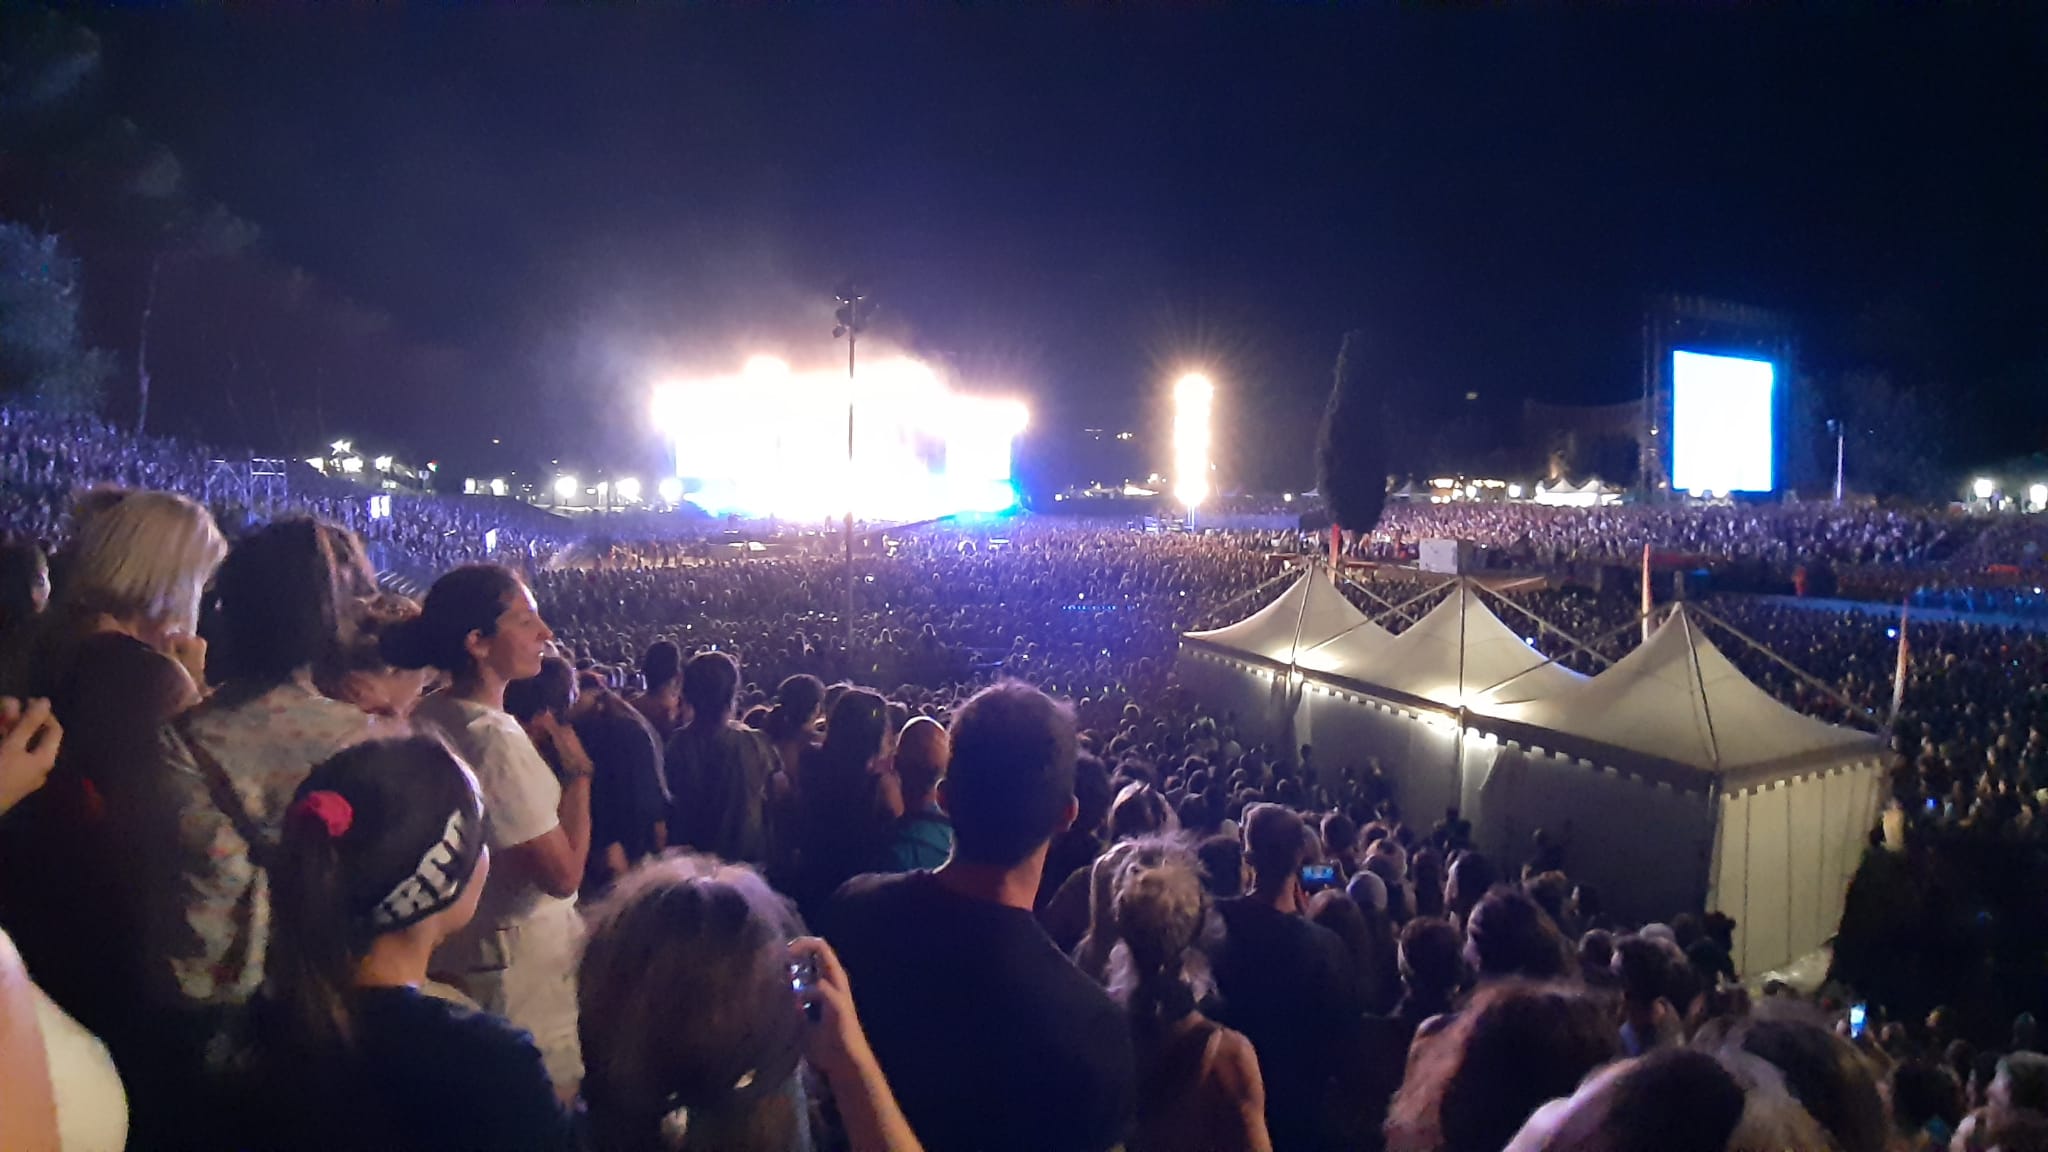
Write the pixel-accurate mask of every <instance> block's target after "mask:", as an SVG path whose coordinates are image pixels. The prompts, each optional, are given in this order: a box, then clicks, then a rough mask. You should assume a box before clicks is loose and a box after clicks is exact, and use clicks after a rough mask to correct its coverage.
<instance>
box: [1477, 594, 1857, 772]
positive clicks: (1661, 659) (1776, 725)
mask: <svg viewBox="0 0 2048 1152" xmlns="http://www.w3.org/2000/svg"><path fill="white" fill-rule="evenodd" d="M1489 711H1491V712H1492V713H1493V714H1495V715H1498V716H1500V717H1501V718H1503V719H1506V720H1512V721H1515V722H1518V723H1522V724H1528V725H1533V726H1535V727H1538V728H1546V729H1549V730H1551V731H1554V732H1560V733H1564V734H1566V735H1570V736H1577V737H1580V738H1582V739H1586V740H1592V741H1597V742H1599V743H1601V744H1607V745H1611V746H1613V747H1616V748H1623V749H1627V750H1628V751H1631V752H1638V753H1642V754H1644V755H1648V756H1655V757H1658V758H1659V759H1663V760H1668V761H1672V762H1674V763H1678V764H1684V765H1687V766H1689V767H1692V768H1697V769H1700V770H1702V771H1706V772H1716V773H1727V772H1742V771H1748V770H1755V769H1763V768H1768V767H1771V766H1774V765H1780V766H1787V765H1792V764H1797V763H1802V762H1818V761H1825V760H1828V759H1843V760H1846V759H1851V758H1854V757H1856V756H1858V755H1865V754H1874V753H1876V752H1877V751H1878V750H1879V748H1880V745H1881V742H1880V741H1879V740H1878V739H1877V737H1875V736H1872V735H1870V734H1869V733H1866V732H1859V731H1857V730H1855V729H1853V728H1844V727H1841V726H1839V725H1834V724H1829V723H1826V722H1825V721H1821V720H1816V719H1813V718H1812V717H1810V716H1804V715H1801V714H1800V713H1798V712H1795V711H1793V710H1792V709H1790V708H1787V707H1785V706H1784V705H1783V704H1780V703H1778V702H1777V701H1776V700H1774V699H1772V698H1771V696H1770V695H1769V693H1766V692H1765V691H1764V690H1763V689H1761V688H1759V687H1757V686H1756V685H1755V684H1753V683H1751V682H1750V681H1749V678H1748V677H1746V676H1744V675H1743V674H1742V672H1741V671H1740V670H1739V669H1737V668H1736V667H1735V665H1734V664H1733V663H1731V662H1730V661H1729V660H1728V657H1726V656H1725V655H1723V654H1722V653H1721V650H1720V649H1719V648H1716V647H1715V646H1714V642H1713V641H1712V640H1710V639H1708V638H1707V636H1706V634H1705V633H1703V632H1701V631H1700V629H1699V626H1698V625H1697V624H1695V623H1694V622H1693V619H1692V617H1691V616H1690V615H1689V614H1688V613H1687V612H1686V610H1685V606H1684V605H1683V604H1680V605H1679V606H1678V607H1677V609H1676V610H1675V611H1673V612H1672V614H1671V617H1670V619H1668V620H1666V621H1665V622H1664V624H1663V626H1662V627H1660V628H1658V629H1657V631H1656V632H1655V633H1653V634H1652V635H1651V636H1650V638H1649V640H1647V641H1645V642H1644V643H1643V644H1642V645H1641V646H1640V647H1638V648H1637V649H1636V650H1635V651H1633V652H1631V653H1629V654H1628V655H1627V656H1625V657H1623V658H1622V659H1621V660H1620V661H1619V662H1617V663H1616V664H1615V665H1614V666H1613V667H1611V668H1609V669H1607V670H1606V671H1604V672H1602V673H1601V674H1600V675H1598V676H1595V677H1593V678H1591V679H1582V680H1581V681H1580V682H1579V683H1577V684H1575V685H1573V686H1571V687H1570V688H1568V689H1567V690H1565V691H1561V692H1557V693H1554V694H1548V695H1544V696H1541V697H1535V696H1532V697H1531V698H1529V699H1526V700H1524V701H1522V702H1519V703H1511V704H1503V705H1500V706H1498V707H1495V708H1492V709H1489Z"/></svg>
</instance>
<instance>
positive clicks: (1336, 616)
mask: <svg viewBox="0 0 2048 1152" xmlns="http://www.w3.org/2000/svg"><path fill="white" fill-rule="evenodd" d="M1374 632H1376V633H1378V634H1379V635H1380V636H1386V635H1387V632H1386V630H1385V629H1384V628H1381V627H1379V626H1378V625H1377V624H1374V623H1373V622H1372V621H1371V620H1368V619H1367V618H1366V615H1365V613H1363V612H1360V611H1359V610H1358V609H1357V608H1356V607H1355V606H1353V605H1352V603H1351V601H1349V600H1347V599H1345V598H1344V594H1343V593H1342V592H1339V591H1337V589H1336V588H1335V587H1334V586H1332V585H1331V583H1330V577H1329V574H1328V573H1326V572H1323V571H1321V570H1319V569H1311V570H1310V571H1308V572H1305V573H1303V574H1302V577H1301V578H1300V579H1299V580H1296V581H1295V582H1294V584H1293V586H1292V587H1290V588H1288V589H1287V591H1285V592H1283V593H1281V594H1280V598H1279V599H1277V600H1275V601H1273V602H1272V603H1271V604H1268V605H1266V606H1265V607H1264V608H1261V609H1259V610H1258V611H1257V612H1254V613H1252V614H1251V615H1250V616H1247V617H1245V618H1244V619H1242V620H1240V621H1238V622H1237V623H1235V624H1226V625H1224V626H1223V627H1221V628H1212V629H1210V630H1209V631H1206V632H1190V633H1188V634H1187V638H1188V639H1190V640H1200V641H1202V642H1204V643H1207V644H1213V645H1215V646H1216V647H1218V648H1224V649H1228V650H1230V651H1232V652H1240V653H1245V654H1248V655H1252V656H1257V657H1259V658H1261V659H1264V660H1272V661H1277V662H1279V663H1281V664H1289V663H1292V662H1294V660H1295V658H1296V656H1297V655H1298V654H1299V653H1303V652H1307V651H1308V650H1309V649H1311V648H1314V647H1316V646H1317V645H1320V644H1324V643H1327V642H1329V641H1331V640H1333V639H1336V638H1337V637H1339V636H1345V635H1351V636H1357V637H1359V638H1360V639H1361V640H1363V639H1365V638H1368V637H1369V636H1370V634H1371V633H1374Z"/></svg>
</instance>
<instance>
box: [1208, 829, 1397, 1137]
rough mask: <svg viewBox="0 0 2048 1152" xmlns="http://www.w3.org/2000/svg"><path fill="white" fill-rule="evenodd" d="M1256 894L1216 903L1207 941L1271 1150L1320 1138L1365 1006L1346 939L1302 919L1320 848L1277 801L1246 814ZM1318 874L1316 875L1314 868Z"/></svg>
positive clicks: (1225, 1020)
mask: <svg viewBox="0 0 2048 1152" xmlns="http://www.w3.org/2000/svg"><path fill="white" fill-rule="evenodd" d="M1244 846H1245V858H1246V859H1247V860H1248V861H1249V862H1250V864H1251V867H1252V891H1251V892H1250V894H1248V895H1245V896H1241V897H1238V898H1236V899H1234V900H1222V901H1218V902H1217V905H1216V911H1217V913H1218V914H1219V915H1220V916H1221V917H1222V920H1223V924H1224V933H1223V938H1222V940H1221V941H1220V942H1219V943H1217V944H1214V945H1211V946H1210V952H1209V955H1210V961H1211V964H1212V965H1213V967H1214V969H1215V973H1216V987H1217V991H1218V992H1219V993H1221V997H1222V1005H1223V1006H1222V1007H1221V1008H1219V1009H1218V1011H1217V1014H1216V1015H1217V1022H1218V1023H1221V1024H1223V1025H1225V1026H1227V1027H1230V1028H1234V1029H1236V1030H1238V1031H1240V1032H1242V1033H1244V1034H1245V1036H1246V1037H1247V1038H1249V1039H1250V1040H1251V1043H1252V1047H1253V1048H1254V1049H1255V1050H1256V1051H1257V1052H1258V1057H1259V1074H1260V1078H1261V1079H1262V1080H1263V1081H1264V1084H1265V1088H1266V1124H1267V1127H1268V1129H1269V1130H1270V1132H1271V1134H1272V1140H1273V1147H1274V1148H1275V1149H1276V1150H1277V1152H1288V1149H1295V1148H1320V1147H1323V1146H1325V1145H1326V1143H1327V1140H1326V1139H1325V1137H1326V1135H1327V1134H1326V1133H1325V1132H1324V1131H1323V1126H1324V1123H1325V1121H1324V1117H1325V1116H1326V1115H1327V1114H1328V1109H1327V1108H1326V1107H1325V1101H1326V1098H1327V1097H1328V1095H1329V1092H1330V1079H1331V1070H1332V1069H1334V1068H1336V1067H1338V1066H1339V1063H1340V1059H1339V1058H1340V1056H1341V1055H1342V1052H1343V1046H1344V1043H1345V1041H1346V1039H1347V1038H1348V1037H1350V1036H1351V1035H1352V1033H1353V1031H1354V1030H1355V1027H1356V1025H1357V1022H1358V1021H1359V1019H1360V1018H1361V1017H1362V1015H1363V1013H1364V1006H1363V1001H1362V999H1361V997H1360V994H1359V990H1358V989H1357V988H1356V986H1355V984H1356V982H1355V981H1354V980H1353V979H1352V976H1351V969H1350V963H1349V959H1348V956H1347V954H1346V952H1345V950H1344V943H1343V941H1342V940H1341V939H1340V938H1339V937H1338V936H1337V934H1336V933H1334V932H1332V931H1330V930H1329V929H1327V928H1324V927H1321V926H1320V925H1317V924H1314V923H1312V922H1310V921H1309V919H1308V918H1307V912H1308V902H1309V894H1308V891H1307V888H1306V886H1305V885H1304V883H1303V869H1304V868H1305V867H1306V866H1308V865H1309V864H1310V863H1312V862H1313V861H1315V858H1316V856H1317V854H1318V850H1317V844H1316V840H1315V837H1314V834H1313V833H1312V832H1311V831H1310V830H1309V827H1308V825H1307V824H1306V823H1304V822H1303V820H1302V818H1301V816H1300V815H1299V814H1298V813H1296V812H1294V811H1292V810H1290V809H1287V808H1283V807H1281V806H1280V805H1278V804H1255V805H1253V806H1251V807H1250V808H1247V809H1246V810H1245V814H1244ZM1318 875H1320V873H1318Z"/></svg>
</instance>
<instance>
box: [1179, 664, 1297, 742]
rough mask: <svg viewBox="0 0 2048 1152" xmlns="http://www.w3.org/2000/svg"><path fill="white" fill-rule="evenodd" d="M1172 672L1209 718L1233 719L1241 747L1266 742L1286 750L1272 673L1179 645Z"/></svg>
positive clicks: (1286, 733) (1288, 737)
mask: <svg viewBox="0 0 2048 1152" xmlns="http://www.w3.org/2000/svg"><path fill="white" fill-rule="evenodd" d="M1174 672H1175V674H1176V675H1178V676H1179V677H1180V682H1181V684H1182V685H1184V686H1185V687H1186V688H1187V690H1188V691H1189V692H1190V693H1191V694H1192V695H1193V696H1194V698H1195V699H1197V700H1199V701H1201V702H1202V706H1203V707H1204V708H1206V709H1207V710H1208V712H1209V714H1210V715H1211V716H1215V717H1218V718H1219V719H1220V718H1221V717H1222V716H1223V715H1224V714H1225V713H1234V714H1235V715H1236V727H1237V738H1238V740H1239V741H1240V742H1241V743H1243V744H1246V745H1247V746H1249V745H1252V744H1257V743H1261V742H1263V741H1268V740H1270V741H1272V742H1273V743H1274V745H1275V746H1277V747H1281V748H1286V747H1289V746H1290V745H1289V741H1290V740H1291V739H1292V736H1291V734H1290V733H1289V731H1288V730H1287V726H1286V725H1285V724H1284V723H1283V721H1282V717H1281V715H1280V708H1279V700H1278V697H1277V695H1276V693H1275V691H1274V687H1273V677H1274V675H1276V673H1273V672H1272V671H1271V670H1267V669H1261V668H1260V667H1258V666H1257V665H1254V664H1251V663H1249V662H1247V661H1243V660H1236V659H1232V658H1231V657H1228V656H1225V655H1222V654H1220V653H1216V652H1211V651H1208V650H1206V649H1203V648H1199V647H1196V646H1195V645H1192V644H1183V645H1181V650H1180V655H1179V657H1178V658H1177V659H1176V660H1175V661H1174ZM1277 675H1285V673H1284V672H1282V673H1277Z"/></svg>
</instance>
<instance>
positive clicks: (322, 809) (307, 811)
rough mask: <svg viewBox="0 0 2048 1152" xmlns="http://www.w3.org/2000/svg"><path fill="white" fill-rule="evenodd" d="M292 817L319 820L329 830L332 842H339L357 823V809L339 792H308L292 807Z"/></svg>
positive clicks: (328, 833) (328, 834)
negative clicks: (351, 826) (306, 817)
mask: <svg viewBox="0 0 2048 1152" xmlns="http://www.w3.org/2000/svg"><path fill="white" fill-rule="evenodd" d="M290 815H292V816H293V817H304V816H310V817H312V818H313V819H315V820H318V821H319V822H320V823H321V825H322V826H323V827H325V828H326V829H327V837H328V839H330V840H339V839H340V838H341V836H342V834H343V833H344V832H347V831H348V830H349V826H350V825H352V824H354V823H355V822H356V810H355V807H354V806H353V805H351V804H350V803H349V802H348V797H346V796H343V795H342V794H341V793H339V792H327V791H320V792H308V793H306V794H305V795H304V796H301V797H299V802H298V803H296V804H294V805H292V807H291V812H290Z"/></svg>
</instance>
